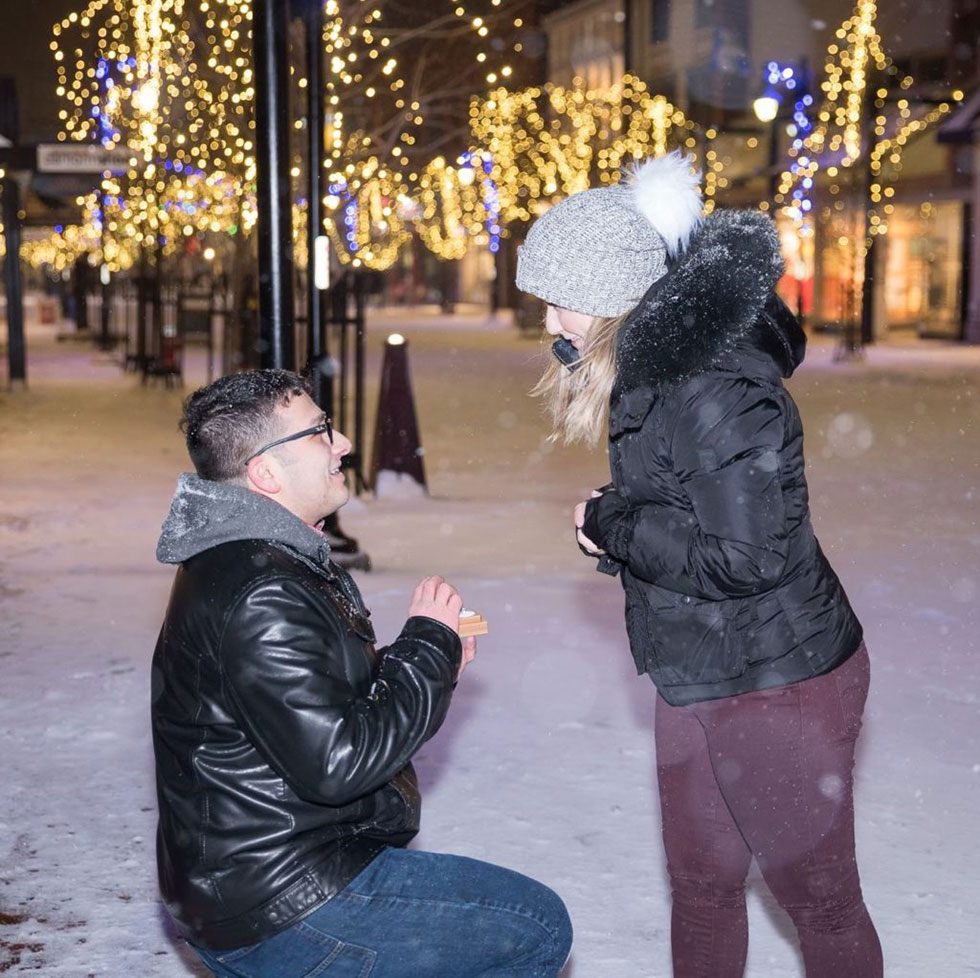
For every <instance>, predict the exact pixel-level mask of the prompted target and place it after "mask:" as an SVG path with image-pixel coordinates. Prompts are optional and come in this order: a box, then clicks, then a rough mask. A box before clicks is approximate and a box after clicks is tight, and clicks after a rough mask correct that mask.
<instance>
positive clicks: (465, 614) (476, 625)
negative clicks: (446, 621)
mask: <svg viewBox="0 0 980 978" xmlns="http://www.w3.org/2000/svg"><path fill="white" fill-rule="evenodd" d="M489 631H490V626H489V625H488V624H487V620H486V618H484V617H483V615H481V614H478V613H477V612H475V611H470V610H469V608H464V609H463V610H462V611H461V612H460V613H459V637H460V638H469V637H470V636H471V635H486V634H487V632H489Z"/></svg>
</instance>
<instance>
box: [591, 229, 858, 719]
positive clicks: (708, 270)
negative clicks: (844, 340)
mask: <svg viewBox="0 0 980 978" xmlns="http://www.w3.org/2000/svg"><path fill="white" fill-rule="evenodd" d="M781 270H782V261H781V258H780V256H779V242H778V238H777V236H776V232H775V228H774V227H773V225H772V223H771V222H770V221H769V220H768V219H767V218H766V217H764V216H763V215H761V214H758V213H755V212H750V211H728V212H721V213H718V214H716V215H713V216H712V217H709V218H708V219H707V220H706V221H705V223H704V225H703V226H702V228H701V229H700V231H699V232H698V233H697V234H696V236H695V238H694V239H693V241H692V243H691V246H690V248H689V249H688V251H687V252H686V253H685V254H684V255H683V257H682V258H681V259H680V261H679V262H678V263H677V265H676V266H675V267H674V268H673V269H672V270H671V271H670V272H669V273H668V275H667V276H665V277H664V278H663V279H661V280H660V281H659V282H658V283H656V284H655V286H654V287H653V288H652V289H651V290H650V292H649V293H648V294H647V296H645V297H644V300H643V302H642V303H641V304H640V305H639V306H638V307H637V309H636V310H635V311H634V313H633V315H632V316H631V318H630V319H629V320H628V321H627V323H625V324H624V326H623V327H622V330H621V333H620V339H619V346H618V350H617V364H618V370H617V381H616V385H615V387H614V390H613V397H612V404H611V411H610V424H609V455H610V466H611V470H612V480H613V481H612V486H613V489H612V490H611V491H608V492H606V493H605V494H604V495H603V496H602V497H601V498H599V499H596V500H594V501H592V502H591V503H590V504H589V506H588V507H587V510H586V524H585V532H586V535H588V536H590V538H591V539H592V540H593V541H594V542H595V543H597V544H598V545H599V546H600V547H601V548H602V549H604V550H605V551H606V552H607V554H608V556H607V557H605V558H603V560H602V561H601V562H600V570H604V571H606V572H607V573H620V572H621V573H622V580H623V586H624V588H625V591H626V624H627V630H628V632H629V638H630V645H631V648H632V652H633V656H634V659H635V660H636V666H637V670H638V671H639V672H641V673H643V672H646V673H648V674H649V675H650V677H651V679H652V680H653V681H654V683H655V684H656V686H657V689H658V690H659V691H660V693H661V694H662V695H663V697H664V698H665V699H666V700H667V702H669V703H671V704H674V705H684V704H689V703H695V702H699V701H702V700H711V699H717V698H720V697H724V696H732V695H735V694H738V693H745V692H749V691H751V690H759V689H765V688H769V687H774V686H782V685H786V684H788V683H793V682H798V681H800V680H803V679H807V678H809V677H811V676H816V675H820V674H822V673H825V672H829V671H830V670H831V669H834V668H835V667H836V666H838V665H840V664H841V663H842V662H843V661H844V660H846V659H847V658H848V657H849V656H850V655H851V654H852V653H854V652H855V651H856V650H857V648H858V647H859V645H860V643H861V637H862V632H861V626H860V623H859V622H858V620H857V618H856V617H855V615H854V612H853V611H852V610H851V607H850V605H849V603H848V601H847V597H846V595H845V594H844V591H843V589H842V587H841V585H840V582H839V580H838V579H837V576H836V575H835V574H834V571H833V569H832V568H831V567H830V564H829V563H828V561H827V559H826V557H825V556H824V555H823V553H822V552H821V550H820V547H819V545H818V543H817V540H816V537H815V536H814V534H813V528H812V526H811V523H810V512H809V505H808V496H807V485H806V477H805V473H804V460H803V429H802V425H801V422H800V416H799V413H798V411H797V409H796V405H795V404H794V402H793V399H792V398H791V397H790V395H789V393H788V392H787V391H786V389H785V388H784V387H783V384H782V379H783V378H784V377H789V376H790V375H791V374H792V372H793V370H794V369H795V368H796V367H797V366H798V365H799V363H800V362H801V361H802V359H803V353H804V349H805V344H806V338H805V335H804V333H803V331H802V329H801V328H800V326H799V324H798V323H797V321H796V319H795V318H794V317H793V316H792V314H791V313H790V312H789V310H788V309H787V308H786V307H785V305H783V303H782V302H781V301H780V300H779V299H778V298H777V297H776V296H775V295H774V294H773V291H772V290H773V286H774V285H775V282H776V281H777V279H778V277H779V275H780V273H781Z"/></svg>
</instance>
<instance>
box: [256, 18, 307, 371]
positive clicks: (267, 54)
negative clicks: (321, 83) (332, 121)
mask: <svg viewBox="0 0 980 978" xmlns="http://www.w3.org/2000/svg"><path fill="white" fill-rule="evenodd" d="M288 28H289V2H288V0H254V3H253V9H252V36H253V43H254V51H253V62H254V67H255V131H256V149H257V153H256V158H255V169H256V175H257V181H256V182H257V197H258V210H259V215H258V225H257V231H258V236H259V319H260V323H261V326H260V335H261V342H262V352H261V361H260V362H261V364H262V366H263V367H279V368H285V369H287V370H292V369H294V368H295V366H296V349H295V340H294V337H293V329H294V323H293V257H292V247H293V242H292V237H293V236H292V204H291V195H290V186H289V169H290V167H289V88H288V57H289V45H288Z"/></svg>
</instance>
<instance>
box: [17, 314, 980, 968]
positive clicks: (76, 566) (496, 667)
mask: <svg viewBox="0 0 980 978" xmlns="http://www.w3.org/2000/svg"><path fill="white" fill-rule="evenodd" d="M395 329H397V330H398V331H400V332H402V333H404V334H405V336H406V337H407V338H408V341H409V348H408V357H409V362H410V367H411V371H412V381H413V385H414V392H415V398H416V405H417V408H418V416H419V425H420V430H421V433H422V440H423V444H424V448H425V456H424V462H425V466H426V474H427V477H428V484H429V490H430V494H431V495H430V498H427V499H421V500H420V499H414V500H413V499H409V498H396V497H394V496H391V497H382V498H378V499H371V498H362V499H355V500H353V501H352V502H351V503H350V504H349V505H348V506H347V507H346V508H345V509H344V510H342V511H341V514H340V519H341V525H342V527H343V529H344V530H345V532H347V533H349V534H351V535H353V536H355V537H357V538H358V539H359V540H360V541H361V544H362V546H363V548H364V549H365V550H366V551H367V552H368V553H369V554H370V557H371V559H372V562H373V564H374V570H372V571H371V572H370V573H360V574H358V581H359V584H360V586H361V588H362V590H363V592H364V595H365V598H366V600H367V603H368V605H369V607H370V608H371V609H372V612H373V617H374V621H375V627H376V630H377V632H378V636H379V644H384V643H386V642H387V641H390V640H391V639H393V638H394V637H395V635H396V634H397V632H398V630H399V629H400V627H401V624H402V622H403V621H404V617H405V613H406V609H407V606H408V601H409V596H410V593H411V590H412V588H413V587H414V586H415V584H416V583H417V582H418V580H419V579H420V578H421V577H423V576H425V575H427V574H432V573H440V574H443V575H444V576H446V577H447V578H448V579H449V580H450V581H452V582H453V583H454V584H456V585H457V587H458V588H459V589H460V591H461V592H462V594H463V597H464V600H465V603H466V604H467V605H468V606H469V607H470V608H473V609H475V610H477V611H479V612H480V613H482V614H483V615H484V616H485V617H486V618H487V619H488V621H489V624H490V634H489V635H488V636H486V637H485V638H482V639H481V640H480V642H479V653H478V657H477V659H476V661H475V663H474V664H473V665H472V666H471V667H470V669H469V671H468V672H467V673H466V675H465V676H464V677H463V680H462V681H461V683H460V685H459V688H458V691H457V694H456V697H455V700H454V704H453V707H452V710H451V712H450V715H449V719H448V720H447V722H446V724H445V726H444V727H443V729H442V730H441V731H440V733H439V734H438V735H437V736H436V737H435V738H434V739H433V741H431V742H430V743H429V744H428V745H427V746H426V748H425V749H424V750H423V751H422V753H421V754H420V755H419V756H418V758H417V762H416V767H417V768H418V771H419V776H420V779H421V782H422V791H423V798H424V807H423V817H422V832H421V834H420V835H419V837H418V839H417V840H416V843H415V845H417V846H419V847H421V848H428V849H434V850H439V851H445V852H455V853H460V854H463V855H468V856H473V857H476V858H481V859H486V860H489V861H492V862H497V863H501V864H503V865H506V866H509V867H511V868H513V869H517V870H519V871H521V872H524V873H527V874H529V875H531V876H534V877H537V878H539V879H541V880H543V881H544V882H546V883H548V884H549V885H550V886H552V887H553V888H554V889H555V890H557V892H558V893H559V894H560V895H561V896H562V897H563V898H564V899H565V901H566V903H567V904H568V907H569V910H570V913H571V917H572V922H573V924H574V927H575V947H574V950H573V953H572V959H571V962H570V964H569V966H568V967H567V969H566V971H565V972H564V973H563V978H564V976H567V978H669V975H670V960H669V896H668V888H667V882H666V874H665V869H664V863H663V854H662V850H661V844H660V837H659V815H658V810H657V797H656V783H655V771H654V756H653V733H652V727H653V723H652V720H653V706H654V689H653V686H652V684H651V683H650V681H649V680H648V679H647V678H646V677H637V676H636V675H635V671H634V669H633V665H632V660H631V658H630V655H629V651H628V647H627V640H626V635H625V630H624V626H623V614H622V612H623V600H622V591H621V587H620V584H619V582H618V581H617V580H614V579H612V578H609V577H606V576H604V575H600V574H597V573H595V571H594V562H593V561H590V560H587V559H586V558H585V557H583V556H582V555H581V554H580V553H579V550H578V549H577V547H576V546H575V543H574V539H573V535H572V532H571V510H572V507H573V506H574V504H575V503H576V502H578V501H580V500H581V499H584V498H586V497H587V496H588V493H589V490H590V489H591V488H592V487H593V486H598V485H601V484H603V483H605V482H606V481H608V473H607V469H606V463H605V455H604V452H603V450H601V449H598V450H588V449H585V448H582V447H575V448H565V447H561V446H552V445H550V444H548V443H547V442H546V441H545V436H546V435H547V427H546V421H545V418H544V415H543V411H542V408H541V406H540V404H539V403H537V402H536V401H534V400H532V399H531V398H529V397H528V396H527V391H528V390H529V389H530V388H531V386H532V385H533V383H534V381H535V379H536V377H537V375H538V374H539V372H540V370H541V368H542V365H543V364H544V362H545V358H546V357H547V356H548V352H547V350H548V347H547V345H546V344H544V343H541V342H539V340H538V339H537V338H528V337H521V336H519V335H518V333H517V331H516V330H515V329H514V328H513V327H512V326H511V325H510V324H509V323H504V322H503V321H501V322H498V323H487V322H486V321H485V319H484V318H482V317H478V316H475V315H474V316H460V317H456V318H446V317H439V316H435V315H432V316H429V317H426V316H423V315H420V314H412V315H411V316H409V317H408V318H406V317H405V316H404V315H399V314H398V313H396V312H392V311H388V312H384V313H377V314H375V315H374V316H373V317H372V319H371V320H370V328H369V334H368V345H369V359H368V368H367V374H368V378H369V381H370V383H369V388H368V391H367V405H368V407H369V417H368V424H367V431H368V434H369V436H370V434H371V433H372V432H373V420H372V419H373V412H374V408H375V400H376V397H377V394H376V390H377V382H378V378H379V374H380V362H381V349H382V342H383V339H384V337H385V336H386V335H387V334H388V333H389V332H391V331H394V330H395ZM811 346H812V349H811V353H810V356H809V358H808V361H807V363H806V364H804V366H803V368H802V369H801V370H800V372H799V373H798V374H797V376H796V377H794V378H793V379H792V380H791V381H790V382H789V384H788V386H789V388H790V390H791V391H792V392H793V394H794V396H795V397H796V399H797V401H798V403H799V405H800V409H801V413H802V415H803V421H804V425H805V429H806V436H807V440H806V450H807V457H808V463H809V468H808V477H809V482H810V492H811V507H812V511H813V517H814V524H815V527H816V532H817V535H818V537H819V538H820V542H821V545H822V546H823V549H824V550H825V552H826V553H827V555H828V557H829V558H830V560H831V562H832V563H833V565H834V567H835V569H836V570H837V572H838V574H839V576H840V577H841V579H842V581H843V583H844V586H845V588H846V589H847V591H848V593H849V596H850V598H851V601H852V603H853V605H854V607H855V610H856V611H857V613H858V615H859V617H860V618H861V620H862V622H863V624H864V627H865V633H866V640H867V644H868V648H869V650H870V653H871V659H872V690H871V696H870V700H869V706H868V711H867V714H866V717H865V729H864V733H863V735H862V740H861V742H860V744H859V759H858V768H857V800H856V806H857V832H858V858H859V865H860V868H861V873H862V879H863V883H864V888H865V897H866V900H867V903H868V906H869V909H870V911H871V914H872V917H873V918H874V920H875V923H876V926H877V928H878V930H879V933H880V935H881V940H882V944H883V947H884V953H885V961H886V974H887V975H889V976H890V978H924V976H937V978H965V976H968V975H980V963H978V958H977V953H976V951H977V942H976V924H977V920H976V907H977V903H978V885H977V880H978V879H980V847H978V846H977V844H976V839H975V832H976V830H975V825H976V820H977V812H978V811H980V654H978V653H980V642H978V637H977V636H978V634H980V612H978V609H980V519H978V513H980V347H967V346H954V345H928V344H925V343H917V344H910V345H908V346H905V347H901V346H887V347H880V348H872V349H870V350H869V351H868V354H867V358H866V360H864V361H862V362H855V363H847V364H836V363H834V362H833V361H832V353H833V344H832V341H830V340H828V339H826V338H823V339H818V340H815V341H814V342H813V343H812V344H811ZM28 350H29V355H30V359H29V362H28V380H29V384H30V388H29V389H28V390H27V391H23V392H19V393H6V392H4V393H0V737H2V745H3V746H2V755H0V758H2V759H0V783H2V785H3V797H4V803H3V806H2V808H0V973H8V974H19V973H22V972H23V973H28V972H30V973H37V974H40V975H43V976H44V978H137V976H138V978H186V976H196V978H205V976H206V975H207V972H206V971H205V969H203V967H202V966H201V965H199V964H197V963H196V959H195V958H194V957H193V955H192V954H191V953H189V952H188V951H187V950H186V949H185V948H184V947H183V946H182V944H181V943H180V942H179V941H178V940H176V939H175V938H174V937H173V936H172V932H171V930H170V928H169V925H168V921H167V917H166V913H165V911H164V910H163V908H162V906H161V904H160V903H159V900H158V897H157V892H156V875H155V873H156V870H155V863H154V833H155V825H156V811H155V794H154V783H153V758H152V750H151V745H150V734H149V664H150V658H151V655H152V652H153V646H154V642H155V639H156V633H157V629H158V627H159V624H160V620H161V618H162V615H163V611H164V607H165V604H166V600H167V594H168V590H169V586H170V581H171V578H172V575H173V570H172V568H169V567H165V566H162V565H159V564H157V563H156V562H155V559H154V547H155V544H156V539H157V535H158V532H159V527H160V524H161V522H162V520H163V517H164V516H165V514H166V511H167V507H168V504H169V500H170V497H171V495H172V492H173V489H174V486H175V483H176V479H177V475H178V473H179V472H181V471H184V470H187V469H188V468H189V467H190V464H189V462H188V460H187V457H186V453H185V451H184V447H183V441H182V437H181V435H180V434H179V432H178V431H177V420H178V418H179V416H180V402H181V399H182V397H183V396H184V395H185V394H186V393H188V392H189V391H190V390H191V389H192V388H193V387H195V386H197V385H198V384H200V383H202V382H203V381H204V379H205V378H204V375H203V358H202V357H201V356H200V355H194V356H192V359H191V363H190V368H189V371H188V377H187V386H186V387H185V389H184V390H183V391H180V390H167V389H165V388H164V387H163V386H147V387H141V386H140V384H139V381H138V379H137V378H135V377H134V376H133V375H131V374H124V373H123V372H122V370H121V369H120V368H119V366H118V363H117V362H116V361H115V360H113V359H112V358H111V357H110V356H109V355H107V354H103V353H98V352H96V351H94V350H93V349H92V347H91V346H90V345H88V344H83V343H74V342H72V343H61V344H59V343H56V342H55V339H54V333H53V328H49V327H39V328H35V330H34V331H33V332H31V333H30V334H29V336H28ZM347 434H349V435H351V436H352V435H353V431H347ZM364 447H367V448H368V449H369V448H370V446H369V445H368V446H362V449H363V448H364ZM368 457H370V456H368ZM971 920H973V923H972V924H971V923H970V921H971ZM970 934H973V935H974V936H973V937H970ZM746 975H747V978H802V968H801V965H800V963H799V958H798V955H797V953H796V950H795V939H794V938H793V935H792V934H791V927H790V925H789V923H788V920H787V918H785V917H784V915H783V914H782V912H781V911H780V910H778V908H776V907H775V905H774V904H773V902H772V901H771V899H770V898H769V896H768V893H767V892H766V891H765V888H764V887H763V885H762V884H761V881H760V880H759V879H758V878H757V876H754V877H753V881H752V892H751V894H750V949H749V964H748V969H747V972H746ZM419 978H422V976H419Z"/></svg>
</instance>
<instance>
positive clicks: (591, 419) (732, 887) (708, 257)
mask: <svg viewBox="0 0 980 978" xmlns="http://www.w3.org/2000/svg"><path fill="white" fill-rule="evenodd" d="M701 212H702V203H701V197H700V190H699V174H695V173H693V172H692V170H691V167H690V162H689V161H688V160H687V159H685V158H683V157H681V155H680V154H679V153H672V154H670V155H668V156H666V157H662V158H660V159H657V160H649V161H647V162H645V163H643V164H642V165H640V166H639V167H637V169H636V170H635V171H634V172H633V173H632V174H631V176H630V177H629V179H628V180H627V182H626V183H625V184H620V185H618V186H611V187H604V188H600V189H595V190H588V191H585V192H583V193H579V194H575V195H574V196H572V197H569V198H568V199H566V200H564V201H562V202H561V203H560V204H558V205H557V206H555V207H554V208H552V209H551V210H549V211H548V212H547V213H546V214H544V216H543V217H541V218H540V219H539V220H538V221H537V222H536V223H535V224H534V226H533V227H532V228H531V230H530V232H529V233H528V236H527V241H526V243H525V244H524V246H523V247H522V248H521V250H520V252H519V257H518V267H517V284H518V287H519V288H521V289H522V290H524V291H525V292H530V293H533V294H534V295H536V296H538V297H539V298H541V299H543V300H544V301H545V302H546V303H547V304H548V312H547V319H546V324H545V325H546V329H547V331H548V332H549V333H550V334H552V335H553V336H555V337H557V339H556V342H555V353H556V356H557V357H558V358H559V359H560V360H561V362H559V361H558V360H556V361H555V362H554V363H552V365H551V366H550V367H549V368H548V371H547V372H546V374H545V375H544V377H543V378H542V379H541V381H540V382H539V384H538V385H537V387H536V388H535V393H537V394H539V395H542V396H544V397H545V398H546V399H547V401H548V405H549V408H550V411H551V414H552V417H553V420H554V435H553V437H562V438H564V439H565V440H566V441H572V440H576V439H583V440H591V441H592V442H596V443H597V442H598V441H599V439H600V437H601V435H602V432H603V428H604V426H605V423H606V420H607V418H608V429H609V462H610V468H611V473H612V482H611V483H610V484H609V485H608V486H606V487H604V489H602V490H599V491H597V492H595V493H593V498H592V499H590V500H589V501H588V502H585V503H581V504H580V505H579V506H577V507H576V509H575V525H576V527H577V533H578V541H579V545H580V546H581V548H582V549H583V550H585V551H586V553H589V554H592V555H595V556H597V557H599V570H601V571H605V572H606V573H609V574H614V575H615V574H619V575H621V578H622V582H623V588H624V590H625V592H626V628H627V631H628V633H629V639H630V646H631V649H632V653H633V658H634V659H635V660H636V667H637V670H638V672H640V673H646V674H647V675H649V676H650V678H651V679H652V680H653V682H654V684H655V686H656V688H657V691H658V694H659V695H658V696H657V709H656V721H655V736H656V745H657V775H658V781H659V785H660V804H661V813H662V818H663V838H664V846H665V849H666V854H667V870H668V873H669V876H670V882H671V892H672V898H673V903H672V920H671V944H672V953H673V962H674V975H675V978H740V976H741V975H742V974H743V972H744V968H745V956H746V950H747V945H748V930H747V918H746V910H745V880H746V876H747V873H748V869H749V863H750V861H751V860H752V858H753V857H754V858H755V859H756V861H757V863H758V865H759V868H760V870H761V872H762V875H763V877H764V878H765V881H766V883H767V885H768V886H769V888H770V889H771V890H772V893H773V895H774V896H775V897H776V899H777V900H778V901H779V904H780V905H781V906H782V907H783V909H784V910H785V911H786V912H787V913H788V914H789V916H790V917H791V918H792V920H793V923H794V924H795V925H796V929H797V933H798V935H799V940H800V946H801V950H802V954H803V960H804V962H805V967H806V974H807V976H808V978H880V976H881V974H882V957H881V947H880V945H879V942H878V936H877V934H876V932H875V929H874V925H873V924H872V922H871V918H870V916H869V915H868V911H867V908H866V907H865V905H864V900H863V897H862V894H861V885H860V880H859V878H858V871H857V864H856V860H855V852H854V809H853V777H852V772H853V766H854V747H855V742H856V740H857V736H858V732H859V730H860V728H861V716H862V713H863V710H864V704H865V699H866V697H867V692H868V676H869V667H868V653H867V650H866V649H865V646H864V642H863V641H862V630H861V625H860V623H859V622H858V620H857V618H856V617H855V615H854V612H853V611H852V610H851V606H850V605H849V604H848V601H847V597H846V595H845V594H844V591H843V589H842V587H841V584H840V581H839V580H838V579H837V576H836V575H835V574H834V571H833V570H832V568H831V566H830V564H829V563H828V561H827V558H826V557H825V556H824V555H823V553H822V551H821V550H820V547H819V545H818V543H817V540H816V538H815V537H814V534H813V528H812V526H811V523H810V512H809V506H808V499H807V486H806V477H805V474H804V460H803V430H802V426H801V422H800V416H799V413H798V411H797V408H796V405H795V404H794V402H793V399H792V398H791V397H790V395H789V393H788V392H787V391H786V389H785V388H784V387H783V383H782V379H783V378H785V377H789V376H790V375H791V374H792V373H793V371H794V369H795V368H796V367H797V366H798V365H799V364H800V362H801V361H802V360H803V355H804V349H805V345H806V337H805V335H804V333H803V331H802V329H801V328H800V326H799V324H798V323H797V321H796V319H795V318H794V317H793V315H792V314H791V313H790V312H789V310H788V309H787V308H786V307H785V305H783V303H782V302H781V301H780V300H779V299H778V298H777V297H776V295H775V294H774V292H773V289H774V286H775V285H776V282H777V280H778V279H779V277H780V275H781V274H782V269H783V262H782V259H781V257H780V252H779V240H778V237H777V234H776V230H775V227H774V226H773V224H772V222H771V221H770V220H769V219H768V218H767V217H765V216H764V215H762V214H760V213H757V212H755V211H720V212H717V213H715V214H712V215H711V216H710V217H708V218H705V219H702V216H701Z"/></svg>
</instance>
